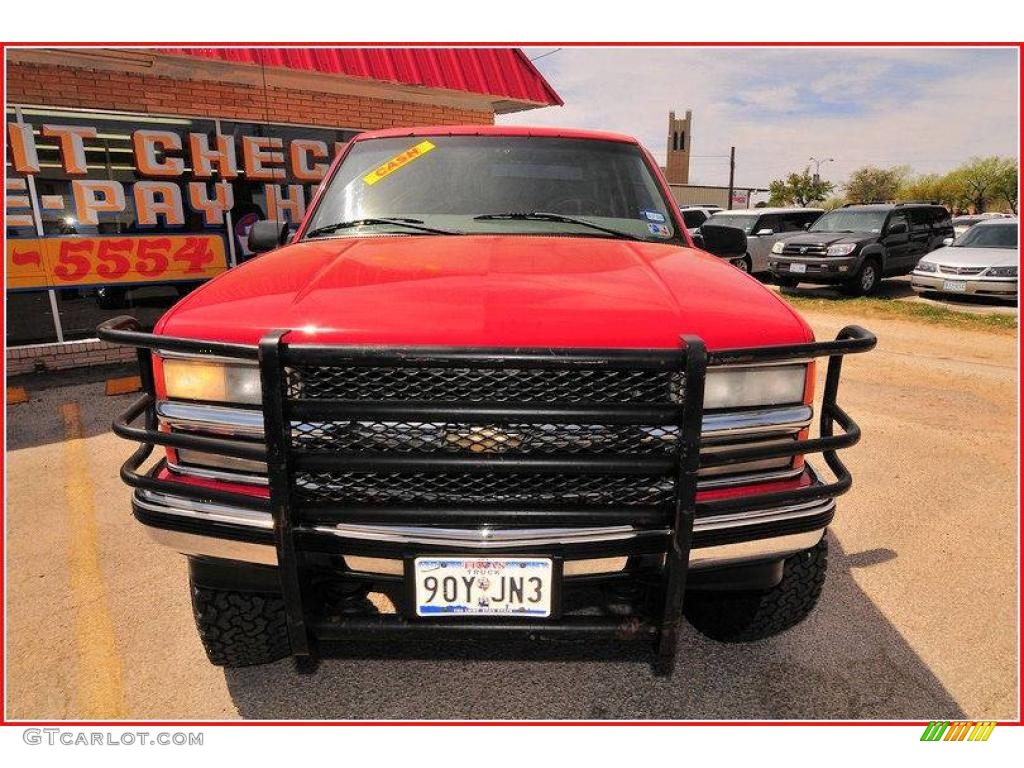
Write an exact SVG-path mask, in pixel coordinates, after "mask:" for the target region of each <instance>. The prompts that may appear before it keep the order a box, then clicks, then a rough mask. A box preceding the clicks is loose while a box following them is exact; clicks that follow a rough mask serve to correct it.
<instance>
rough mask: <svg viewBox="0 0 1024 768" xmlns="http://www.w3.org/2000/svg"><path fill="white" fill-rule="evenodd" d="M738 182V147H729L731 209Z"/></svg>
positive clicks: (730, 208)
mask: <svg viewBox="0 0 1024 768" xmlns="http://www.w3.org/2000/svg"><path fill="white" fill-rule="evenodd" d="M735 182H736V147H729V210H730V211H731V210H732V191H733V185H734V184H735Z"/></svg>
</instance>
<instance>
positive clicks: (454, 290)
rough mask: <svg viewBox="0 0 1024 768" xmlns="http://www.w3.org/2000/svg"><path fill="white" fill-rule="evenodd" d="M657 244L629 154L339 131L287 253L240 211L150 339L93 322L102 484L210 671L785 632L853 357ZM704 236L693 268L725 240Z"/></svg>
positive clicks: (689, 254) (643, 173)
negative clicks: (102, 399)
mask: <svg viewBox="0 0 1024 768" xmlns="http://www.w3.org/2000/svg"><path fill="white" fill-rule="evenodd" d="M683 227H684V224H683V221H682V218H681V217H680V215H679V210H678V208H677V206H676V205H675V203H674V201H673V200H672V198H671V196H670V192H669V188H668V185H667V183H666V182H665V181H664V179H663V177H662V176H661V174H660V173H659V171H658V168H657V165H656V164H655V163H654V160H653V158H652V157H651V156H650V154H649V153H647V152H646V151H645V150H644V149H643V148H642V147H641V146H640V145H639V143H638V142H637V141H636V140H635V139H633V138H630V137H625V136H618V135H614V134H607V133H596V132H585V131H572V132H569V131H565V130H561V129H560V130H554V129H544V128H530V129H525V128H514V127H506V126H466V127H450V126H449V127H444V128H429V129H420V130H415V129H410V128H401V129H393V130H384V131H376V132H369V133H363V134H360V135H359V136H357V137H356V138H355V139H353V140H352V141H351V142H349V143H348V144H347V145H346V147H345V149H344V150H343V154H342V155H341V157H340V159H339V160H338V161H337V162H336V163H335V165H334V166H333V167H332V170H331V171H330V173H329V175H328V177H327V178H326V179H325V180H324V181H323V183H322V184H321V185H320V188H319V190H318V192H317V194H316V196H315V197H314V199H313V201H312V203H311V204H310V209H309V212H308V213H307V215H306V217H305V219H304V221H303V223H302V224H301V226H300V228H299V230H298V232H297V233H296V234H295V235H294V236H292V237H291V238H290V244H288V245H284V243H285V240H286V238H287V232H286V230H284V229H283V227H281V226H279V225H276V224H275V223H274V222H271V221H261V222H257V223H255V224H254V225H253V228H252V230H251V231H250V233H249V245H250V247H251V248H252V250H253V251H256V252H265V251H273V252H272V253H265V254H264V255H262V256H261V257H259V258H255V259H253V260H251V261H248V262H246V263H244V264H242V265H241V266H238V267H236V268H234V269H232V270H230V271H228V272H226V273H224V274H222V275H220V276H218V277H217V278H215V279H214V280H212V281H211V282H209V283H207V284H206V285H205V286H204V287H203V289H202V290H199V291H196V292H195V293H192V294H190V295H189V296H187V297H186V298H185V299H184V300H182V301H181V302H179V303H178V304H177V305H176V306H175V307H174V308H173V309H171V310H170V311H169V312H168V313H167V314H166V315H165V316H164V317H163V318H162V319H161V320H160V321H159V323H158V324H157V326H156V327H155V329H154V332H153V333H151V334H149V333H141V332H140V331H139V324H138V323H137V322H135V321H134V320H133V319H132V318H128V317H121V318H115V319H112V320H110V321H108V322H107V323H105V324H104V325H102V326H101V327H100V328H99V331H98V332H99V335H100V337H101V338H103V339H105V340H107V341H113V342H120V343H125V344H131V345H134V346H136V347H138V348H140V350H142V356H141V361H142V370H141V376H142V382H143V387H144V390H145V392H144V394H143V395H142V396H141V397H140V398H139V399H138V401H137V402H135V403H133V404H132V405H131V406H130V407H129V409H128V411H127V412H126V413H125V414H123V415H122V416H121V417H120V418H119V419H118V421H117V422H115V431H116V432H117V433H118V434H120V435H122V436H125V437H128V438H130V439H133V440H136V441H139V442H141V443H142V445H141V447H140V448H139V449H138V450H137V451H136V452H135V453H134V454H133V455H132V457H131V458H130V459H129V460H128V462H127V463H126V464H125V466H124V467H123V468H122V471H121V472H122V474H121V476H122V477H123V478H124V479H125V480H126V482H128V483H129V484H130V485H132V486H134V488H135V491H134V494H133V497H132V506H133V511H134V513H135V516H136V518H137V519H138V520H139V521H140V522H141V523H142V524H143V525H145V526H146V527H147V529H148V530H149V531H150V532H151V533H152V534H153V536H154V537H155V538H156V539H157V540H158V541H160V542H162V543H164V544H166V545H168V546H170V547H173V548H175V549H177V550H178V551H179V552H182V553H184V554H186V555H187V556H188V557H189V568H190V577H191V578H190V592H191V596H192V602H193V608H194V615H195V620H196V624H197V626H198V630H199V635H200V637H201V638H202V640H203V643H204V645H205V647H206V651H207V654H208V656H209V658H210V660H211V661H212V662H213V663H215V664H219V665H223V666H242V665H247V664H259V663H264V662H270V661H273V660H275V659H278V658H280V657H282V656H286V655H288V654H293V655H295V656H296V657H297V658H298V659H300V660H303V662H304V663H308V662H309V661H311V660H312V659H313V658H314V656H315V655H316V654H323V653H330V652H332V651H336V650H338V649H339V648H340V649H341V650H342V651H344V650H345V649H346V648H351V644H352V642H353V635H357V636H358V635H363V636H367V637H369V639H370V640H371V641H372V643H373V647H374V648H375V649H386V648H387V647H388V642H387V639H388V638H390V637H396V636H398V637H401V636H413V637H416V638H424V637H428V636H433V637H438V638H445V637H455V638H458V637H460V636H467V635H468V636H476V637H482V639H483V641H484V642H490V643H499V642H501V641H500V639H499V638H500V637H502V635H503V634H504V635H516V636H520V637H533V636H545V635H556V636H573V635H581V634H582V635H584V636H587V637H599V636H608V637H617V638H619V639H620V640H622V639H625V638H636V639H649V640H652V641H653V642H654V644H655V646H656V657H655V658H656V660H657V661H656V666H657V669H658V670H659V671H660V672H668V671H670V670H671V667H672V664H673V661H674V659H675V657H676V650H677V637H678V635H677V630H678V624H679V622H680V621H681V619H682V617H683V616H684V615H685V616H686V617H688V618H689V620H690V621H691V622H692V623H693V624H694V626H696V627H697V628H698V629H699V630H700V631H701V632H704V633H705V634H707V635H709V636H711V637H715V638H718V639H720V640H725V641H746V640H755V639H758V638H764V637H768V636H770V635H773V634H776V633H778V632H781V631H783V630H785V629H787V628H789V627H791V626H793V625H794V624H796V623H797V622H799V621H801V620H802V619H803V618H804V617H806V616H807V615H808V614H809V613H810V611H811V610H812V609H813V607H814V605H815V604H816V602H817V600H818V597H819V595H820V592H821V588H822V583H823V581H824V578H825V571H826V566H827V561H826V553H827V546H828V545H827V543H826V539H825V538H824V532H825V528H826V526H828V524H829V522H830V521H831V520H832V518H833V515H834V514H835V509H836V501H835V497H836V496H837V495H839V494H841V493H843V492H845V491H846V490H847V488H848V487H849V484H850V475H849V473H847V472H846V470H845V468H844V466H843V464H842V461H841V459H840V458H839V455H838V454H837V452H836V451H837V449H840V448H843V447H846V446H849V445H852V444H853V443H854V442H856V440H857V436H858V435H859V429H858V427H857V426H856V424H854V423H853V421H852V420H851V419H849V417H848V416H847V415H846V414H845V412H844V411H842V410H841V408H840V406H839V405H838V404H837V402H836V392H837V387H838V385H839V373H840V370H839V368H840V361H841V359H842V355H845V354H848V353H853V352H863V351H866V350H868V349H870V348H871V347H873V346H874V343H875V339H874V337H873V336H872V335H871V334H870V333H868V332H867V331H865V330H863V329H861V328H858V327H855V326H851V327H848V328H845V329H843V330H842V331H841V332H840V333H839V335H838V337H837V339H836V340H834V341H823V342H815V341H814V340H813V339H814V336H813V334H812V332H811V329H810V328H809V327H808V325H807V323H805V322H804V321H803V320H802V319H801V318H800V317H799V316H798V315H797V314H796V313H795V312H794V311H793V309H792V308H791V307H790V306H788V305H787V304H786V303H785V302H784V301H783V300H782V299H781V298H780V297H779V296H777V295H776V294H775V293H773V292H772V291H770V290H769V289H767V288H766V287H765V286H762V285H760V284H758V283H757V282H756V281H753V280H750V279H747V278H746V277H745V276H743V275H740V274H739V273H738V272H737V271H736V270H735V269H733V268H732V267H731V266H729V265H728V264H726V263H724V262H723V261H722V260H721V259H720V258H718V257H717V256H714V255H710V254H707V253H704V252H702V251H699V250H696V249H694V248H691V247H690V246H689V244H688V240H687V238H686V236H685V234H684V233H683ZM708 229H709V230H710V231H709V232H708V233H707V234H705V235H704V247H705V248H711V249H717V248H718V246H721V249H720V250H721V251H722V252H725V253H729V252H732V250H733V249H734V248H737V247H738V248H742V247H743V245H744V242H743V233H742V232H740V231H738V230H735V229H730V228H728V227H708ZM281 246H284V247H281ZM816 357H827V358H829V362H828V369H829V378H828V382H829V384H828V386H827V387H826V388H825V390H824V394H823V395H822V402H821V406H820V408H819V409H817V410H815V406H814V399H813V390H814V386H815V375H814V374H815V367H814V364H813V363H812V362H811V361H812V360H813V359H814V358H816ZM815 412H817V413H819V414H820V423H819V426H818V429H819V430H820V434H821V435H823V436H824V437H818V438H815V439H810V440H808V439H806V438H807V434H808V430H809V427H810V424H811V421H812V417H813V415H814V413H815ZM140 419H141V420H142V424H141V425H138V426H136V424H135V422H136V421H137V420H140ZM836 424H837V425H838V429H834V426H835V425H836ZM158 445H159V446H164V447H165V448H166V455H165V456H164V457H162V458H161V459H160V460H159V461H157V462H156V464H155V465H153V466H152V467H150V468H146V469H144V468H143V467H144V465H145V464H146V462H147V460H148V458H147V457H149V456H150V455H151V453H152V451H153V449H154V447H155V446H158ZM815 453H824V455H825V460H826V462H827V463H828V465H829V467H830V471H831V472H832V473H834V474H835V475H836V480H834V481H832V480H826V479H824V478H823V477H822V476H820V475H819V474H818V473H817V471H816V470H815V468H814V461H813V456H812V457H811V458H806V459H805V455H806V454H812V455H813V454H815ZM144 588H145V586H144V584H140V585H139V589H140V590H143V589H144ZM370 592H382V593H384V594H385V595H387V596H388V597H389V598H390V600H391V602H392V603H393V605H394V606H395V610H394V611H393V612H386V613H380V612H379V611H378V610H377V609H375V608H373V607H372V606H371V604H370V602H369V601H368V600H367V599H366V597H367V595H368V593H370ZM340 641H344V642H340ZM425 647H427V646H425Z"/></svg>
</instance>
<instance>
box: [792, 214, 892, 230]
mask: <svg viewBox="0 0 1024 768" xmlns="http://www.w3.org/2000/svg"><path fill="white" fill-rule="evenodd" d="M887 213H888V212H887V211H851V210H849V209H840V210H838V211H830V212H829V213H826V214H825V215H824V216H822V217H821V218H820V219H818V220H817V221H816V222H814V223H813V224H812V225H811V226H810V229H808V230H807V231H808V232H881V231H882V226H883V225H884V224H885V217H886V215H887Z"/></svg>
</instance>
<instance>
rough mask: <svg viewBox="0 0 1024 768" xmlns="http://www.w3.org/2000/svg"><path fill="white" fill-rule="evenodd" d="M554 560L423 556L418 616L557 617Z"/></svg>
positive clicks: (416, 567) (417, 564)
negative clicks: (553, 614) (553, 603)
mask: <svg viewBox="0 0 1024 768" xmlns="http://www.w3.org/2000/svg"><path fill="white" fill-rule="evenodd" d="M552 573H553V569H552V561H551V560H549V559H547V558H542V557H502V558H483V557H417V558H416V559H415V560H414V561H413V578H414V579H415V584H416V615H417V616H467V615H478V616H479V615H484V616H530V617H544V616H550V615H551V587H552V583H553V581H554V579H553V577H552Z"/></svg>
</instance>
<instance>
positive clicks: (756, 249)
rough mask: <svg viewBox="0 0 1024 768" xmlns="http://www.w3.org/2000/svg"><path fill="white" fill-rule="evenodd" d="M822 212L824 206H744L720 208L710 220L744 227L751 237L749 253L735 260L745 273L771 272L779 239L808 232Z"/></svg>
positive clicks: (739, 227)
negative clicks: (773, 248)
mask: <svg viewBox="0 0 1024 768" xmlns="http://www.w3.org/2000/svg"><path fill="white" fill-rule="evenodd" d="M822 213H824V211H823V210H822V209H821V208H742V209H738V210H732V211H719V212H718V213H716V214H715V215H714V216H712V217H711V218H710V219H709V220H708V221H707V223H708V224H720V225H721V226H723V227H736V228H737V229H742V230H743V233H744V234H745V235H746V236H747V252H746V254H745V255H744V256H742V257H741V258H737V259H732V263H733V264H735V265H736V266H737V267H739V268H740V269H742V270H743V271H744V272H751V273H754V274H758V273H761V272H767V271H768V259H769V258H770V256H771V252H772V246H773V245H775V243H776V241H778V240H779V239H780V238H784V237H785V236H787V235H797V234H800V233H801V232H806V231H807V228H808V227H809V226H811V224H813V223H814V222H815V221H817V220H818V219H819V218H820V217H821V214H822Z"/></svg>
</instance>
